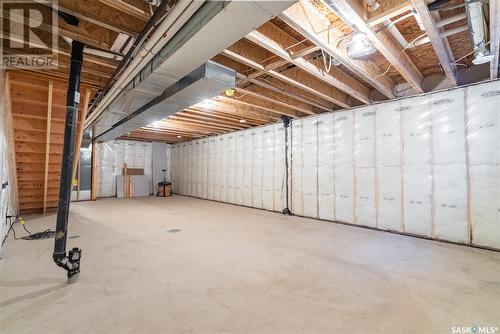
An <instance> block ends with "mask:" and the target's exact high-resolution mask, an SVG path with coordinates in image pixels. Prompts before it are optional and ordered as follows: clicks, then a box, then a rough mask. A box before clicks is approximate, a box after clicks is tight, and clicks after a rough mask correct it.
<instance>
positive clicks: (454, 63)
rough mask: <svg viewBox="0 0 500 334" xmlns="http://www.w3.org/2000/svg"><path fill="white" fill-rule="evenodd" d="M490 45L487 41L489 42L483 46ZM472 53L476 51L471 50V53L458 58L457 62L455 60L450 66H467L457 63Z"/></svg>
mask: <svg viewBox="0 0 500 334" xmlns="http://www.w3.org/2000/svg"><path fill="white" fill-rule="evenodd" d="M490 43H491V41H489V42H487V43H485V44H484V46H487V45H488V44H490ZM474 52H476V51H475V50H473V51H471V52H469V53H467V54H466V55H463V56H462V57H460V58H458V59H457V60H455V61H454V62H453V63H452V64H453V65H465V66H467V64H463V63H459V61H460V60H462V59H464V58H465V57H468V56H470V55H471V54H473V53H474Z"/></svg>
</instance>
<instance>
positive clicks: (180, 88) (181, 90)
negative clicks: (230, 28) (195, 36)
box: [97, 61, 236, 141]
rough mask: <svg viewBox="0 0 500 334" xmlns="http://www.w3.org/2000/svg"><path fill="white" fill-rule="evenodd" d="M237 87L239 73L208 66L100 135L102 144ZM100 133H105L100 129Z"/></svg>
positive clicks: (196, 70)
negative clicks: (237, 74)
mask: <svg viewBox="0 0 500 334" xmlns="http://www.w3.org/2000/svg"><path fill="white" fill-rule="evenodd" d="M235 85H236V72H234V71H233V70H232V69H229V68H227V67H225V66H222V65H219V64H217V63H214V62H211V61H209V62H207V63H205V64H203V65H201V66H200V67H198V68H197V69H195V70H194V71H192V72H191V73H189V74H188V75H186V76H185V77H183V78H182V79H180V80H179V81H177V82H176V83H174V84H173V85H171V86H169V87H168V88H167V89H165V90H164V91H163V93H161V94H160V95H159V96H157V97H156V98H154V99H153V100H151V101H149V102H148V103H146V104H145V105H143V106H142V107H140V108H138V109H136V110H135V111H133V112H132V113H130V114H128V115H127V116H125V117H124V118H122V119H121V120H120V121H118V122H116V123H115V124H113V125H112V126H111V127H110V128H108V129H105V130H104V131H103V132H101V134H99V135H97V139H98V140H99V141H107V140H111V139H115V138H118V137H120V136H122V135H124V134H126V133H127V132H130V131H133V130H135V129H138V128H140V127H143V126H145V125H149V124H151V123H153V122H155V121H159V120H161V119H164V118H166V117H168V116H169V115H172V114H175V113H176V112H178V111H181V110H183V109H185V108H188V107H190V106H192V105H194V104H197V103H199V102H201V101H203V100H205V99H208V98H212V97H214V96H216V95H218V94H219V93H221V92H222V91H224V90H226V89H228V88H231V87H234V86H235ZM100 130H101V131H102V130H103V129H100Z"/></svg>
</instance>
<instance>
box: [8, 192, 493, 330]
mask: <svg viewBox="0 0 500 334" xmlns="http://www.w3.org/2000/svg"><path fill="white" fill-rule="evenodd" d="M26 221H27V224H28V225H27V226H28V228H30V229H31V230H35V231H40V230H43V229H45V228H48V227H53V226H54V221H55V215H53V214H52V215H48V216H45V217H38V218H35V217H27V219H26ZM171 229H181V231H180V232H177V233H172V232H169V230H171ZM17 230H18V231H19V234H22V233H21V230H20V229H19V228H18V229H17ZM69 235H70V236H77V235H78V236H79V237H78V238H72V239H69V246H70V247H71V246H75V245H77V246H79V247H81V248H82V249H83V259H82V261H83V263H82V273H81V274H80V280H79V281H78V282H77V283H75V284H72V285H67V284H66V283H65V282H66V278H65V272H64V271H63V270H62V269H59V268H57V267H56V265H55V264H54V263H52V259H51V251H52V243H53V240H43V241H42V240H38V241H25V240H12V239H10V238H9V239H8V241H7V242H6V244H5V245H4V248H3V250H2V260H0V270H1V274H0V318H1V319H0V320H1V322H0V331H1V332H2V333H49V332H50V333H220V332H226V333H278V332H279V333H299V332H300V333H451V332H452V326H471V325H477V326H496V327H500V253H496V252H491V251H486V250H479V249H474V248H469V247H464V246H457V245H452V244H445V243H439V242H435V241H428V240H421V239H417V238H412V237H406V236H400V235H395V234H390V233H386V232H379V231H373V230H368V229H363V228H357V227H351V226H345V225H340V224H332V223H328V222H321V221H316V220H311V219H304V218H297V217H285V216H282V215H280V214H276V213H271V212H265V211H260V210H255V209H249V208H242V207H237V206H233V205H226V204H221V203H215V202H210V201H204V200H198V199H193V198H188V197H181V196H174V197H171V198H168V199H163V198H135V199H103V200H99V201H97V202H94V203H92V202H79V203H74V204H72V206H71V217H70V230H69ZM497 332H498V331H497Z"/></svg>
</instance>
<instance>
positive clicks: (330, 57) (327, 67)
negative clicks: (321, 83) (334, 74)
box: [321, 49, 332, 73]
mask: <svg viewBox="0 0 500 334" xmlns="http://www.w3.org/2000/svg"><path fill="white" fill-rule="evenodd" d="M321 55H322V56H323V65H324V66H325V71H326V73H330V70H331V69H332V56H330V55H328V65H326V57H325V52H324V51H323V49H321Z"/></svg>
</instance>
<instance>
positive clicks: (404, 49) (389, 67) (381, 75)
mask: <svg viewBox="0 0 500 334" xmlns="http://www.w3.org/2000/svg"><path fill="white" fill-rule="evenodd" d="M425 35H427V33H423V34H422V35H420V36H418V37H417V38H415V39H413V40H412V41H411V42H409V43H408V44H407V45H406V46H405V47H404V48H403V50H401V52H400V53H398V56H399V55H401V54H402V53H403V52H405V51H406V49H408V48H409V47H410V46H411V45H412V44H413V43H415V42H416V41H418V40H419V39H421V38H422V37H424V36H425ZM391 67H392V64H389V66H388V67H387V70H385V72H384V73H382V74H379V75H377V76H376V77H375V78H374V79H377V78H380V77H383V76H384V75H386V74H387V72H389V70H390V69H391Z"/></svg>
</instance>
